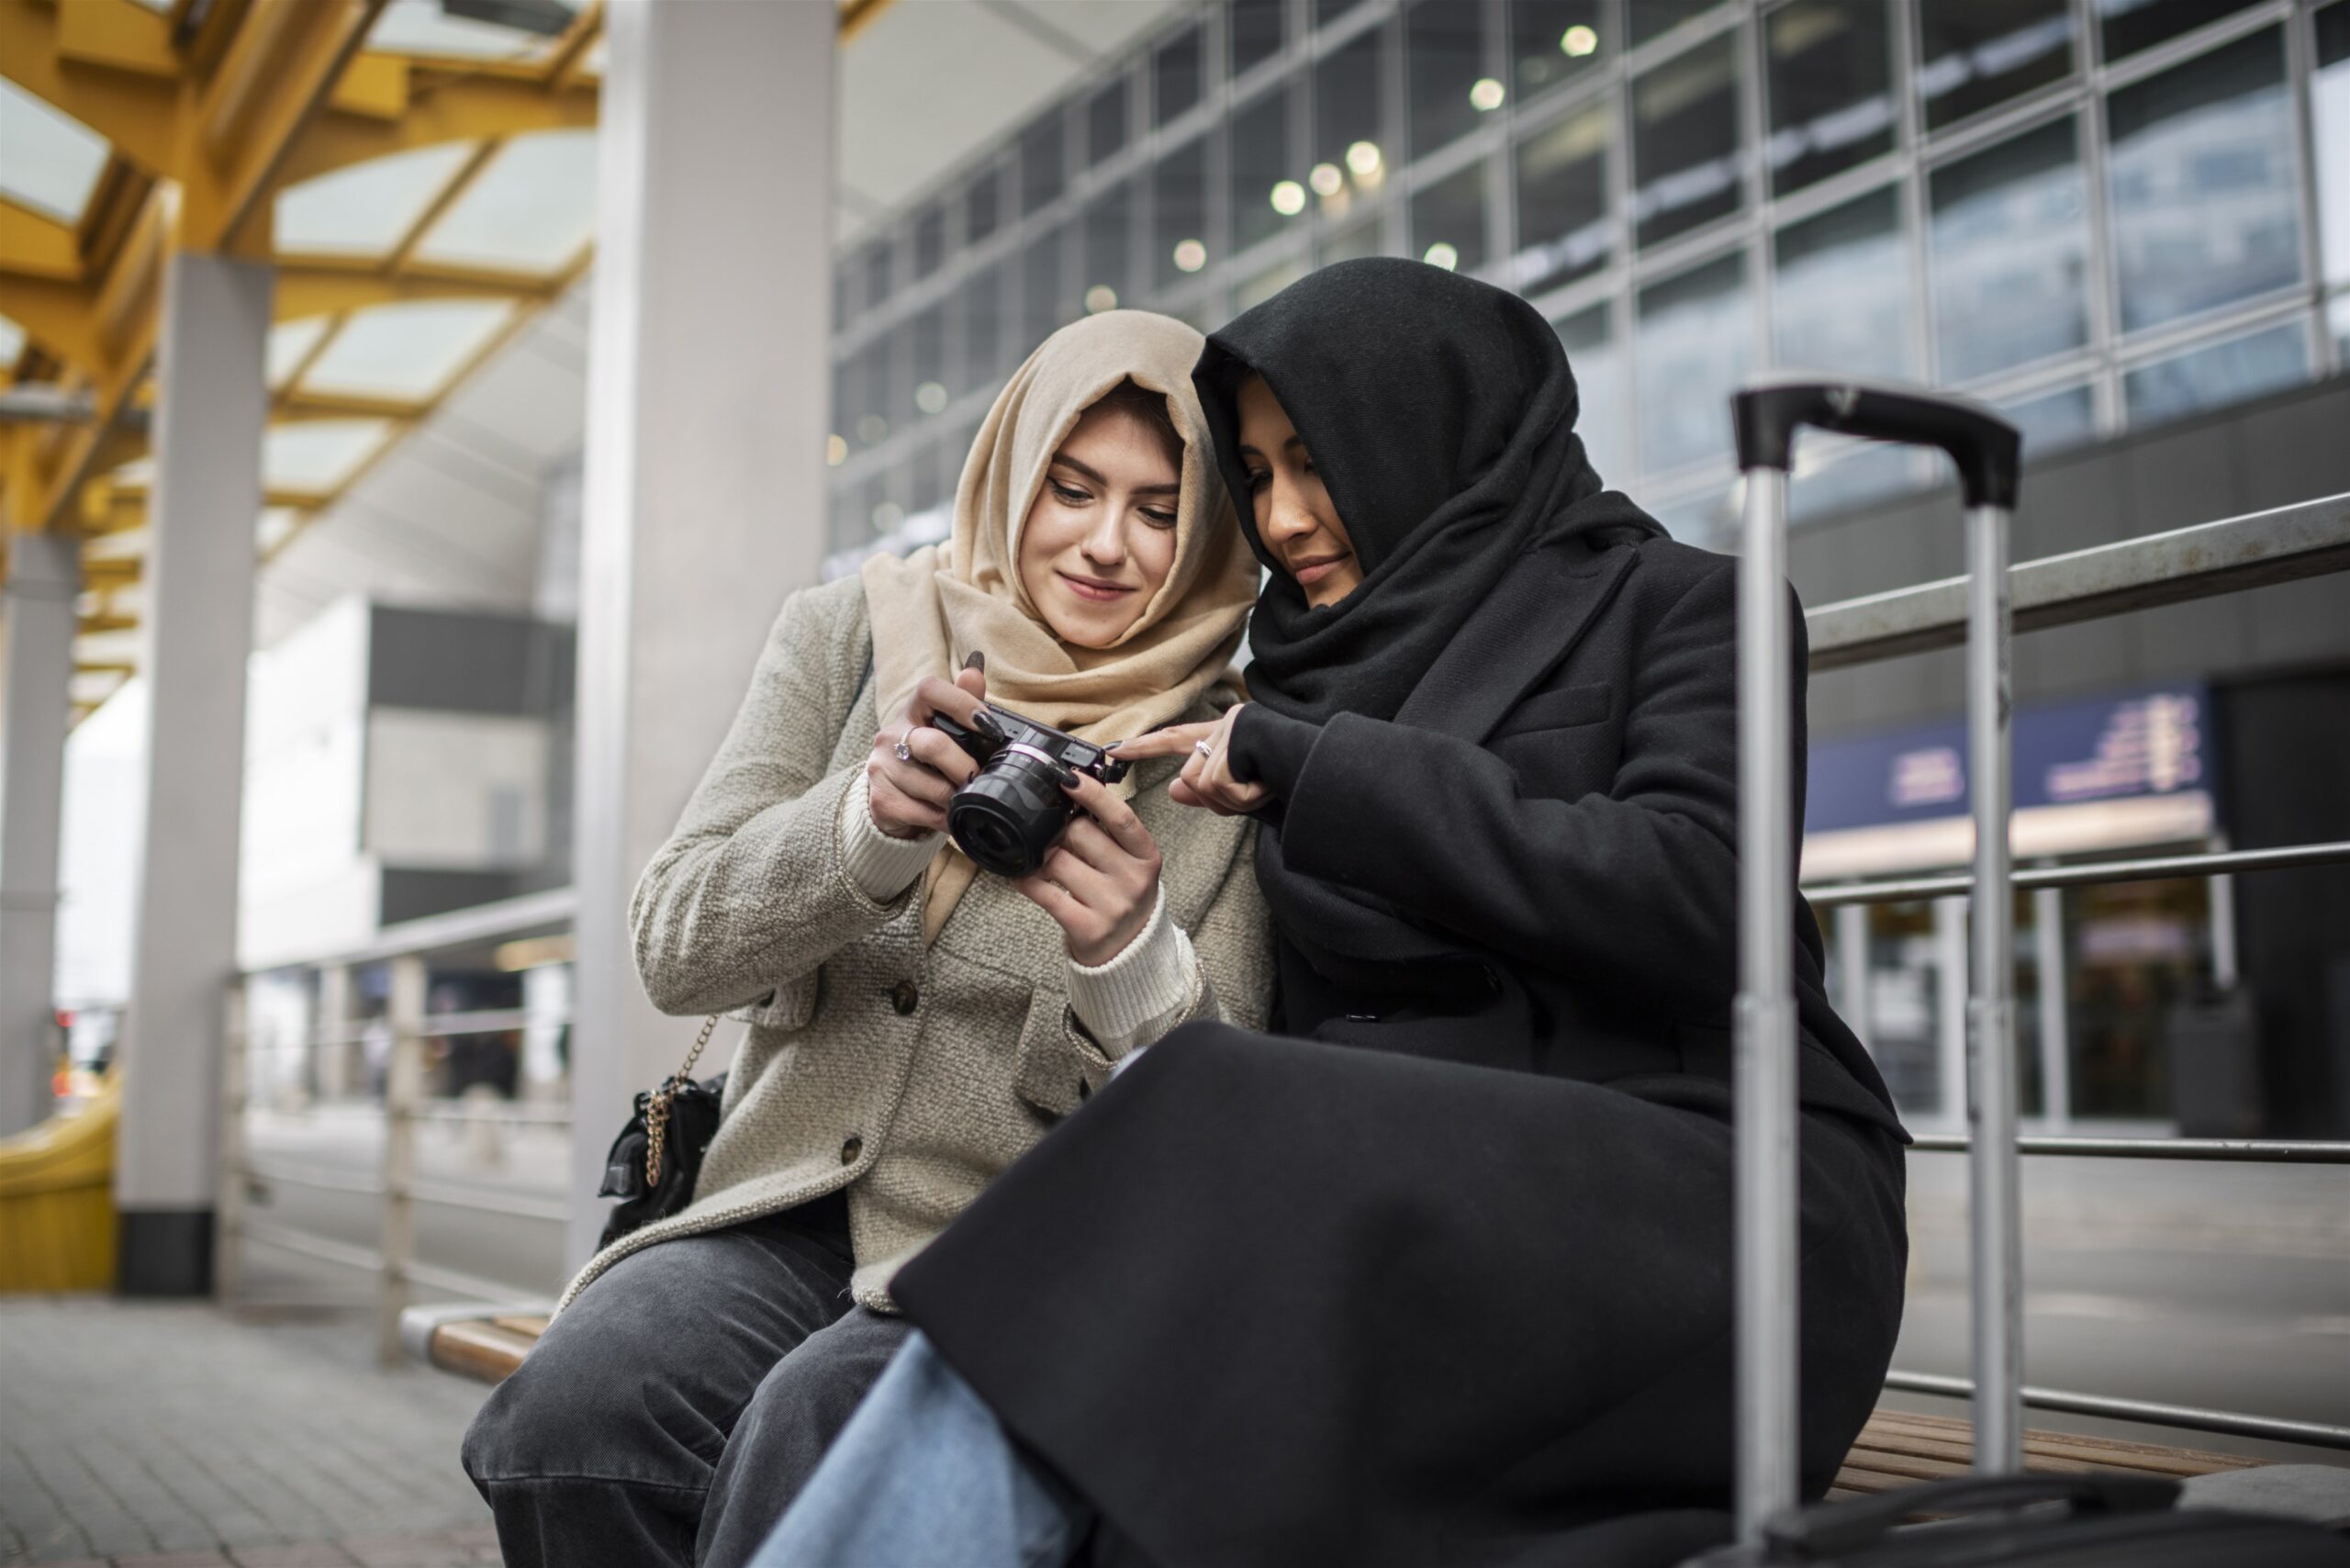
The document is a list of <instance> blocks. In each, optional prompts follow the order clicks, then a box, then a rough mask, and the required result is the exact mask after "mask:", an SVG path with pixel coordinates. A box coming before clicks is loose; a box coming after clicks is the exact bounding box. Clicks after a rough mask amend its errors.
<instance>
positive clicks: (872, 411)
mask: <svg viewBox="0 0 2350 1568" xmlns="http://www.w3.org/2000/svg"><path fill="white" fill-rule="evenodd" d="M889 353H890V342H889V340H888V339H887V338H886V337H884V338H876V339H874V340H873V341H872V342H869V343H867V344H866V345H865V347H863V348H861V349H859V350H858V351H857V352H856V359H855V363H853V364H851V365H850V366H849V374H848V394H849V404H848V409H849V420H848V428H849V433H850V434H851V435H853V436H855V437H856V444H857V445H859V446H878V445H880V444H881V443H882V442H885V441H887V440H889V439H890V415H889V398H890V360H889Z"/></svg>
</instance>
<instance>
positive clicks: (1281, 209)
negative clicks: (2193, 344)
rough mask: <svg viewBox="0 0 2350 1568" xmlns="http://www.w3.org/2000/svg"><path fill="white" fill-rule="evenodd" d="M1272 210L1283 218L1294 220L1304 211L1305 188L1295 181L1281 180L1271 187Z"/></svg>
mask: <svg viewBox="0 0 2350 1568" xmlns="http://www.w3.org/2000/svg"><path fill="white" fill-rule="evenodd" d="M1273 210H1274V211H1275V212H1278V213H1280V214H1281V216H1282V217H1283V218H1295V217H1296V216H1297V215H1298V214H1299V213H1301V212H1304V210H1305V187H1304V185H1299V184H1298V183H1297V182H1296V181H1295V180H1283V181H1282V182H1281V184H1279V185H1275V186H1274V187H1273Z"/></svg>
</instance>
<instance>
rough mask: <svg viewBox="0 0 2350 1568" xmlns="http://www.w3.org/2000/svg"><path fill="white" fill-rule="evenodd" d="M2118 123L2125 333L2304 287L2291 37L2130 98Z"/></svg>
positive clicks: (2140, 88)
mask: <svg viewBox="0 0 2350 1568" xmlns="http://www.w3.org/2000/svg"><path fill="white" fill-rule="evenodd" d="M2106 117H2107V125H2108V126H2109V129H2110V133H2111V136H2112V141H2113V151H2112V152H2111V153H2110V155H2109V158H2108V160H2107V164H2106V183H2107V185H2108V187H2109V190H2110V192H2111V194H2112V200H2113V258H2114V267H2115V270H2116V272H2117V273H2118V274H2120V278H2121V325H2122V329H2123V330H2125V331H2128V330H2136V329H2137V328H2140V327H2147V326H2152V325H2154V323H2156V322H2160V321H2169V320H2175V319H2177V318H2178V317H2181V316H2188V315H2192V314H2194V313H2195V312H2196V311H2198V310H2203V309H2208V308H2210V307H2212V306H2215V305H2223V304H2226V303H2227V302H2228V301H2230V300H2233V299H2242V298H2244V297H2247V296H2249V295H2255V294H2261V293H2264V292H2266V291H2267V290H2269V289H2272V288H2282V287H2284V286H2287V285H2288V284H2293V283H2297V282H2299V281H2300V276H2301V230H2300V197H2299V195H2298V193H2297V192H2296V191H2295V189H2294V184H2295V175H2294V170H2293V106H2292V100H2291V98H2290V97H2289V96H2288V94H2287V93H2286V91H2285V39H2284V35H2283V32H2282V30H2281V29H2278V28H2270V29H2268V30H2267V31H2266V32H2259V33H2255V34H2254V35H2253V36H2252V37H2250V38H2247V39H2241V40H2239V41H2237V42H2235V43H2233V44H2230V45H2228V46H2227V47H2226V48H2224V49H2219V50H2212V51H2211V52H2210V54H2206V55H2201V56H2199V57H2198V58H2196V59H2194V60H2190V61H2188V62H2187V63H2185V64H2184V65H2179V66H2177V67H2174V68H2173V69H2171V70H2169V71H2165V72H2164V73H2162V74H2161V75H2159V76H2153V77H2149V78H2148V79H2147V80H2145V81H2143V82H2140V83H2138V84H2135V85H2133V86H2129V87H2124V88H2122V89H2121V90H2120V91H2118V92H2116V93H2115V94H2114V95H2112V96H2111V97H2110V98H2109V99H2107V100H2106Z"/></svg>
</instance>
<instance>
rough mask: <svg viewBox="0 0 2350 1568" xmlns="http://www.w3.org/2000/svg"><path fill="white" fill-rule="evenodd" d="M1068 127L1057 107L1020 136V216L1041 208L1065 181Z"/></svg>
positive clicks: (1067, 165) (1067, 159) (1067, 175)
mask: <svg viewBox="0 0 2350 1568" xmlns="http://www.w3.org/2000/svg"><path fill="white" fill-rule="evenodd" d="M1068 133H1069V128H1068V125H1067V123H1066V122H1065V120H1064V119H1063V117H1062V115H1061V111H1060V110H1059V109H1057V108H1056V109H1054V110H1052V111H1051V112H1050V113H1048V114H1046V116H1045V118H1042V119H1040V120H1038V121H1037V122H1036V123H1035V125H1032V126H1030V127H1029V128H1028V129H1026V130H1024V131H1023V132H1022V133H1021V136H1020V216H1022V217H1023V218H1025V217H1027V216H1028V215H1029V214H1030V213H1032V212H1034V211H1035V210H1036V209H1037V208H1038V207H1043V206H1044V205H1045V204H1046V202H1049V201H1051V200H1052V199H1053V198H1054V197H1056V196H1059V195H1060V194H1061V189H1062V187H1063V186H1064V185H1067V184H1068V183H1069V134H1068Z"/></svg>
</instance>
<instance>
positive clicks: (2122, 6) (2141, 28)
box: [2097, 0, 2252, 60]
mask: <svg viewBox="0 0 2350 1568" xmlns="http://www.w3.org/2000/svg"><path fill="white" fill-rule="evenodd" d="M2250 4H2252V0H2097V13H2098V28H2097V31H2098V41H2099V42H2101V43H2102V44H2104V46H2105V58H2106V59H2108V60H2119V59H2121V57H2122V56H2123V55H2125V54H2135V53H2137V52H2138V51H2139V50H2142V49H2145V48H2147V47H2149V46H2151V45H2154V44H2158V43H2160V42H2162V41H2163V40H2164V39H2172V38H2177V36H2178V35H2179V34H2181V33H2183V32H2188V31H2190V30H2192V29H2193V28H2199V27H2201V26H2202V25H2203V24H2204V23H2206V22H2216V21H2218V20H2219V19H2220V18H2221V17H2225V16H2227V15H2229V14H2230V13H2232V12H2235V11H2241V10H2243V9H2244V7H2245V6H2248V5H2250Z"/></svg>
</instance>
